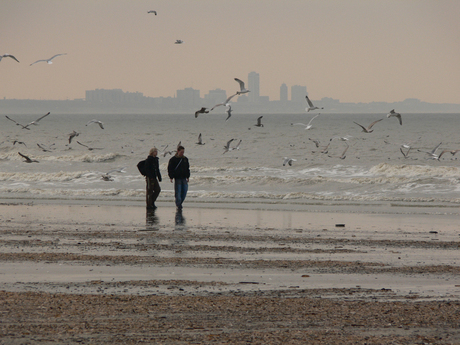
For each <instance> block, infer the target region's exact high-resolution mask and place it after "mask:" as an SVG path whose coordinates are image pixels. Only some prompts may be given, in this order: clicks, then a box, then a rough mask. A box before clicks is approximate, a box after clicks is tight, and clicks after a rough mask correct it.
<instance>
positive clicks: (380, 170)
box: [369, 163, 460, 179]
mask: <svg viewBox="0 0 460 345" xmlns="http://www.w3.org/2000/svg"><path fill="white" fill-rule="evenodd" d="M369 172H370V173H372V174H374V175H383V176H387V177H394V176H405V177H407V178H414V177H417V178H420V177H423V178H430V177H432V178H433V177H434V178H447V179H449V178H460V169H459V168H457V167H449V166H429V165H405V164H401V165H394V164H388V163H380V164H378V165H375V166H373V167H372V168H371V169H370V170H369Z"/></svg>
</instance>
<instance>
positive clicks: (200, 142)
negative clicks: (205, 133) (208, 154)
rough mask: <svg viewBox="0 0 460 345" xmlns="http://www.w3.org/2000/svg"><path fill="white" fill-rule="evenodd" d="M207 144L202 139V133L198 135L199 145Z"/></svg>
mask: <svg viewBox="0 0 460 345" xmlns="http://www.w3.org/2000/svg"><path fill="white" fill-rule="evenodd" d="M205 144H206V143H203V140H202V139H201V133H200V134H199V135H198V142H197V145H205Z"/></svg>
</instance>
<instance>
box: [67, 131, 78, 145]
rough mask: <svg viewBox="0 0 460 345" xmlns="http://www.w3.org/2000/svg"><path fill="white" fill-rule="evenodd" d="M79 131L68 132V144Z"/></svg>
mask: <svg viewBox="0 0 460 345" xmlns="http://www.w3.org/2000/svg"><path fill="white" fill-rule="evenodd" d="M79 135H80V133H78V132H75V131H73V132H72V133H70V134H69V144H70V143H71V142H72V139H73V138H75V137H78V136H79Z"/></svg>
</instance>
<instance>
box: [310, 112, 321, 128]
mask: <svg viewBox="0 0 460 345" xmlns="http://www.w3.org/2000/svg"><path fill="white" fill-rule="evenodd" d="M320 115H321V113H320V114H318V115H315V116H313V117H312V118H311V120H310V122H308V125H307V127H308V126H309V125H310V124H311V122H312V121H313V120H314V119H316V118H317V117H318V116H320Z"/></svg>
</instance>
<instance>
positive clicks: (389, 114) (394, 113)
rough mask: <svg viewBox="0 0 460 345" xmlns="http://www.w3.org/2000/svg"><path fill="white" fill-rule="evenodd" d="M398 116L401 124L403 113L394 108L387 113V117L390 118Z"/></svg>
mask: <svg viewBox="0 0 460 345" xmlns="http://www.w3.org/2000/svg"><path fill="white" fill-rule="evenodd" d="M392 116H394V117H397V118H398V120H399V124H400V125H402V118H401V114H400V113H397V112H395V110H394V109H392V110H391V111H390V112H389V113H388V114H387V117H388V118H390V117H392Z"/></svg>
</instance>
